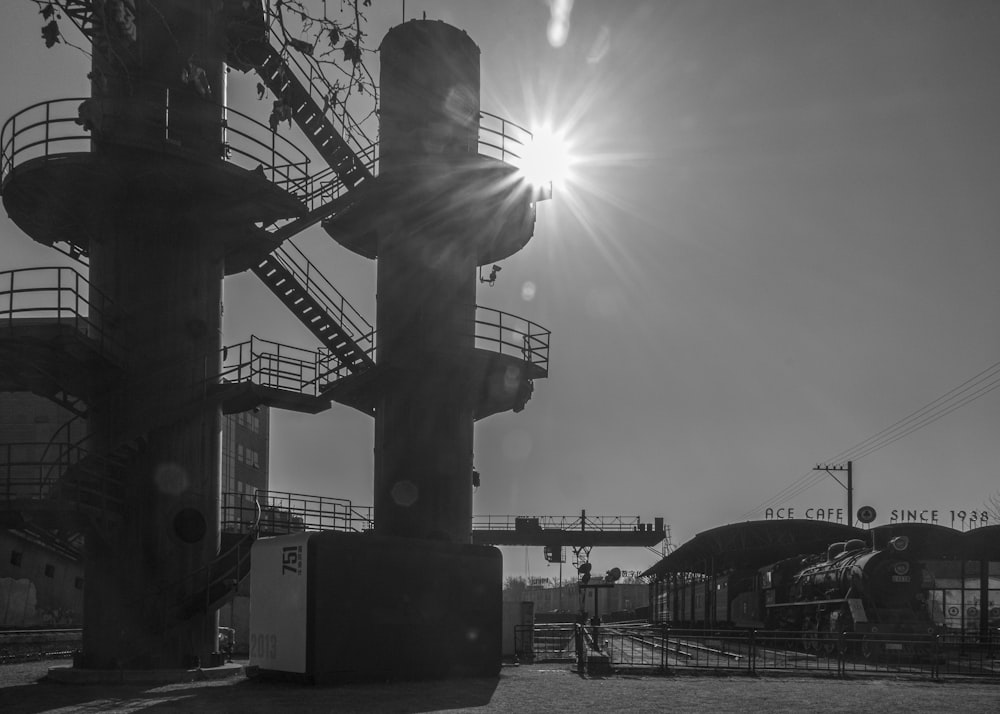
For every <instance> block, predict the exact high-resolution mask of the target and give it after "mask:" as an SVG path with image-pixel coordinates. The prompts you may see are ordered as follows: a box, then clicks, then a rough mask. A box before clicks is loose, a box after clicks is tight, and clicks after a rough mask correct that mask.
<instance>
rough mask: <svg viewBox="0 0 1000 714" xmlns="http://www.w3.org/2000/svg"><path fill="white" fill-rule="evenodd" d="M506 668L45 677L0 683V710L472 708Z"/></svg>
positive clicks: (28, 713)
mask: <svg viewBox="0 0 1000 714" xmlns="http://www.w3.org/2000/svg"><path fill="white" fill-rule="evenodd" d="M503 676H504V675H501V676H500V677H497V678H489V679H457V680H449V681H436V682H394V683H392V685H391V686H386V685H385V684H376V683H372V684H349V685H341V686H331V687H314V686H310V685H304V684H294V683H288V682H261V681H256V680H252V679H246V678H244V677H233V678H230V679H224V680H213V681H200V682H188V683H183V684H168V685H155V686H150V685H131V684H130V685H104V684H100V685H93V684H91V685H69V684H60V683H56V682H52V681H48V680H46V679H44V678H42V679H40V680H38V681H35V682H33V683H25V684H16V685H14V686H8V687H2V688H0V711H2V712H3V713H4V714H41V713H42V712H50V711H52V710H57V711H59V713H60V714H64V713H66V714H68V713H69V712H74V711H81V712H95V711H101V712H104V711H127V712H135V711H142V712H157V713H159V712H208V713H211V712H241V713H242V712H247V713H252V712H268V714H274V712H280V711H295V712H329V711H337V712H338V713H339V712H373V711H374V712H378V711H391V712H402V713H404V714H418V713H419V712H432V711H442V710H445V711H446V710H449V709H473V708H477V707H484V706H486V705H488V704H489V703H490V699H491V698H492V697H493V694H494V692H495V691H496V688H497V685H498V684H499V683H500V680H501V679H503Z"/></svg>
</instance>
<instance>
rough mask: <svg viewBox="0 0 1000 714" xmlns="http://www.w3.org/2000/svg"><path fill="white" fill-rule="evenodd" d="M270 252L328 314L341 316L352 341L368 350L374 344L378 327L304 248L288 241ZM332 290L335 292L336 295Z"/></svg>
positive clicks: (340, 322) (343, 326)
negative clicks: (328, 276)
mask: <svg viewBox="0 0 1000 714" xmlns="http://www.w3.org/2000/svg"><path fill="white" fill-rule="evenodd" d="M271 255H273V256H274V257H275V259H277V261H278V262H279V263H281V264H282V265H283V266H284V267H285V269H286V270H288V272H289V273H291V274H292V276H293V277H294V278H295V279H296V280H297V281H298V283H299V285H300V286H301V287H302V288H303V289H305V291H306V292H307V293H309V294H310V295H311V296H312V297H313V298H314V299H315V300H316V301H317V302H318V303H320V305H322V306H323V308H324V309H325V310H326V311H327V314H329V315H332V316H335V317H337V318H338V319H337V321H338V323H339V324H340V325H341V327H342V328H344V331H345V332H346V333H347V334H348V336H349V337H350V338H351V339H352V340H354V341H355V342H356V343H357V344H358V345H359V346H360V347H362V348H363V349H364V350H365V351H366V352H367V351H368V350H369V349H370V348H372V347H373V346H374V339H375V327H374V326H373V325H372V324H371V323H370V322H368V320H366V319H365V318H364V316H363V315H362V314H361V313H360V312H359V311H358V310H357V308H355V307H354V305H352V304H351V303H350V302H349V301H348V300H347V298H345V297H344V295H343V294H342V293H341V292H340V291H339V290H337V288H335V287H334V286H333V283H331V282H330V280H329V279H328V278H327V277H326V276H325V275H324V274H323V273H322V272H320V270H319V269H318V268H317V267H316V265H315V264H314V263H313V262H312V261H310V260H309V258H308V257H306V254H305V253H303V252H302V249H301V248H299V247H298V246H297V245H295V243H294V242H293V241H291V240H287V241H285V243H284V245H283V246H279V247H278V248H276V249H275V250H274V251H272V253H271ZM329 293H333V296H331V295H330V294H329Z"/></svg>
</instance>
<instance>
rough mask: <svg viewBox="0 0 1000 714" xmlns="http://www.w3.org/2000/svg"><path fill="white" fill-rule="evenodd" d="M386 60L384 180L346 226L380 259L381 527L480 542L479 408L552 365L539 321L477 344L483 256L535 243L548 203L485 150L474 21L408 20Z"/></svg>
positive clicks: (515, 392) (375, 393) (498, 404)
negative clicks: (468, 29)
mask: <svg viewBox="0 0 1000 714" xmlns="http://www.w3.org/2000/svg"><path fill="white" fill-rule="evenodd" d="M381 63H382V64H381V108H380V118H381V133H380V142H379V149H380V150H379V156H380V158H379V161H380V169H379V176H378V179H377V182H376V190H375V191H374V192H373V194H372V197H371V199H370V202H362V203H361V204H360V205H359V206H358V208H357V210H356V211H355V213H354V214H353V215H351V216H348V217H347V219H346V220H343V221H341V223H342V224H344V225H343V233H342V234H337V233H335V234H334V236H335V237H337V238H338V239H339V240H341V242H342V243H343V244H344V245H346V246H347V247H349V248H351V249H352V250H355V251H357V252H358V253H360V254H362V255H366V256H368V257H372V258H377V260H378V296H377V310H378V321H377V324H378V354H377V360H376V361H377V370H378V371H379V373H380V375H381V376H382V379H381V380H379V381H378V382H377V383H375V384H373V385H372V387H370V390H369V391H370V393H371V394H372V397H373V399H374V402H373V405H374V407H375V531H376V533H379V534H382V535H388V536H400V537H406V538H421V539H431V540H445V541H449V542H452V543H469V542H471V529H472V478H473V476H472V470H473V468H472V467H473V464H472V459H473V425H474V422H475V420H476V419H477V418H481V417H483V416H486V415H489V414H492V413H495V412H497V411H503V410H507V409H511V408H513V409H520V408H521V407H523V405H524V402H525V401H526V400H527V398H528V397H529V396H530V391H531V379H532V378H533V377H537V376H544V372H543V371H542V370H540V369H538V367H537V365H535V364H533V362H532V360H531V359H530V358H529V355H528V353H529V352H530V351H531V349H532V345H531V344H530V339H529V338H528V337H527V336H526V335H525V336H521V337H520V339H523V343H522V344H521V345H519V348H523V350H522V351H521V353H520V354H516V355H513V356H511V355H504V354H499V353H498V352H497V351H496V350H481V349H476V346H477V345H476V335H477V316H476V285H477V283H478V280H477V273H476V270H477V267H478V266H481V265H486V264H490V263H493V262H495V261H497V260H500V259H502V258H505V257H508V256H509V255H511V254H513V253H514V252H516V251H517V250H519V249H520V248H521V247H523V246H524V244H525V243H526V242H527V241H528V239H530V237H531V235H532V232H533V229H534V205H533V204H532V202H531V195H530V188H529V187H528V186H526V185H525V183H524V182H523V181H521V180H519V179H518V176H517V174H516V171H515V169H514V168H513V167H512V166H510V165H509V164H507V163H504V162H502V161H498V160H497V159H496V158H492V157H488V156H484V155H481V154H480V148H481V146H480V121H481V112H480V104H479V48H478V47H477V46H476V44H475V43H474V42H473V41H472V40H471V39H470V38H469V36H468V35H467V34H466V33H465V32H464V31H462V30H459V29H456V28H454V27H452V26H450V25H447V24H445V23H443V22H439V21H432V20H413V21H410V22H406V23H404V24H402V25H399V26H397V27H395V28H393V29H392V30H390V31H389V32H388V34H387V35H386V36H385V38H384V39H383V40H382V45H381ZM335 226H336V224H335ZM335 226H334V227H335ZM511 326H513V323H511ZM544 346H545V348H546V349H547V346H548V343H547V335H546V339H545V342H544Z"/></svg>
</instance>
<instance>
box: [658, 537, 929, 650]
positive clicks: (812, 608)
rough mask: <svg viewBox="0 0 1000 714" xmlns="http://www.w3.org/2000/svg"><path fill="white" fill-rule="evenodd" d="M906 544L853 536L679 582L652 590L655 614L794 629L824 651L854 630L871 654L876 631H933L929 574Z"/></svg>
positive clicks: (677, 620) (683, 621)
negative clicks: (822, 548)
mask: <svg viewBox="0 0 1000 714" xmlns="http://www.w3.org/2000/svg"><path fill="white" fill-rule="evenodd" d="M908 548H909V540H908V539H907V538H906V537H905V536H899V537H896V538H893V539H892V540H891V541H889V543H888V544H887V545H886V547H884V548H881V549H875V548H871V547H868V546H867V545H866V544H865V543H864V541H861V540H857V539H855V540H849V541H846V542H843V543H834V544H832V545H831V546H830V547H829V548H828V549H827V550H826V552H824V553H819V554H812V555H799V556H795V557H793V558H787V559H785V560H780V561H778V562H776V563H771V564H769V565H765V566H764V567H762V568H757V569H754V570H748V569H743V570H740V569H736V570H732V571H730V572H729V573H726V574H724V575H720V576H718V577H714V578H708V579H701V580H691V581H688V582H685V583H676V584H674V585H673V586H671V587H667V588H666V589H665V590H664V591H662V592H660V593H659V594H658V595H657V598H656V603H657V619H660V620H669V621H670V622H671V623H672V624H674V625H678V626H694V627H739V628H758V629H767V630H782V631H786V632H787V631H792V632H796V633H800V639H801V641H802V642H803V643H804V644H805V645H806V647H807V648H813V647H817V648H828V649H829V648H832V647H833V646H834V643H835V642H836V640H837V637H838V636H839V635H840V633H844V632H846V633H851V634H854V633H857V634H859V635H860V636H861V637H863V638H864V639H865V641H867V642H868V644H867V645H866V651H865V654H870V653H873V652H874V650H875V649H878V647H879V645H877V644H872V643H873V642H874V641H876V640H877V639H879V638H881V637H899V636H906V635H917V634H927V633H933V632H934V631H935V628H934V625H933V623H932V622H931V620H930V615H929V613H928V610H927V606H926V602H925V599H924V594H923V590H924V589H925V588H926V587H927V585H928V581H929V580H930V579H931V575H930V574H929V573H927V572H925V569H924V567H923V565H922V564H921V563H920V562H918V561H916V560H914V559H913V558H912V557H909V555H908V553H907V549H908ZM866 636H867V637H866ZM872 636H874V637H872ZM858 639H860V638H858Z"/></svg>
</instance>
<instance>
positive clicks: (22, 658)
mask: <svg viewBox="0 0 1000 714" xmlns="http://www.w3.org/2000/svg"><path fill="white" fill-rule="evenodd" d="M82 643H83V630H82V629H80V628H79V627H70V628H65V627H63V628H34V629H25V630H0V664H10V663H13V662H27V661H31V660H35V659H53V658H59V657H72V656H73V652H74V651H76V650H78V649H80V646H81V644H82Z"/></svg>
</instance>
